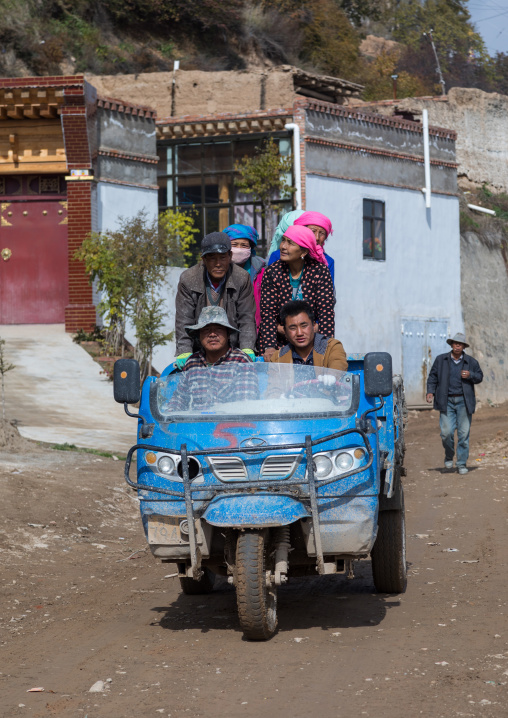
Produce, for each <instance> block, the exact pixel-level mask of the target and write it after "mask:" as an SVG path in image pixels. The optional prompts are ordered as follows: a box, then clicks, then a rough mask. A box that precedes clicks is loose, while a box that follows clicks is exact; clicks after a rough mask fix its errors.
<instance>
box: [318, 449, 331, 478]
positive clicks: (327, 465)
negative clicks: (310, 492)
mask: <svg viewBox="0 0 508 718" xmlns="http://www.w3.org/2000/svg"><path fill="white" fill-rule="evenodd" d="M332 469H333V464H332V461H331V459H329V458H328V456H325V455H324V454H318V456H315V457H314V473H315V475H316V479H324V478H325V477H326V476H328V475H329V474H331V472H332Z"/></svg>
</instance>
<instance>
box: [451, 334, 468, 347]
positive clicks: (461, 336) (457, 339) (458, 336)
mask: <svg viewBox="0 0 508 718" xmlns="http://www.w3.org/2000/svg"><path fill="white" fill-rule="evenodd" d="M453 342H460V343H461V344H463V345H464V346H465V347H468V346H469V344H468V343H467V342H466V335H465V334H462V332H457V334H456V335H455V336H454V337H449V338H448V339H447V340H446V343H447V344H449V345H450V346H451V345H452V344H453Z"/></svg>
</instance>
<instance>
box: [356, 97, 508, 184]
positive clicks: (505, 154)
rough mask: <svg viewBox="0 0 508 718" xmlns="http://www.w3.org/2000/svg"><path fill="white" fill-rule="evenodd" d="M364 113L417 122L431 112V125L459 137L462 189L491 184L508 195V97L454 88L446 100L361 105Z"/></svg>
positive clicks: (457, 147)
mask: <svg viewBox="0 0 508 718" xmlns="http://www.w3.org/2000/svg"><path fill="white" fill-rule="evenodd" d="M351 104H354V105H357V104H358V101H357V100H356V101H355V100H353V101H352V102H351ZM361 109H363V110H366V109H367V110H368V111H372V112H378V113H380V114H384V115H390V116H391V115H394V114H403V115H405V116H408V115H414V117H415V119H419V118H421V114H422V110H423V109H427V110H428V111H429V124H431V125H434V126H438V127H447V128H449V129H452V130H455V132H456V133H457V145H456V149H457V162H458V163H459V167H458V179H459V185H460V186H461V187H463V188H464V189H467V188H468V187H470V186H471V185H473V186H481V185H482V184H483V183H484V182H487V183H488V184H490V185H492V187H494V188H495V189H496V190H498V191H501V190H502V191H508V162H507V160H508V122H507V121H506V118H507V117H508V96H506V95H500V94H498V93H495V92H493V93H488V92H483V91H482V90H475V89H471V88H461V87H454V88H452V89H451V90H450V91H449V92H448V94H447V95H446V96H445V97H417V98H406V99H404V100H388V101H384V102H376V103H368V104H366V103H361Z"/></svg>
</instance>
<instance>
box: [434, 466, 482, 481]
mask: <svg viewBox="0 0 508 718" xmlns="http://www.w3.org/2000/svg"><path fill="white" fill-rule="evenodd" d="M467 468H468V474H470V473H471V472H472V471H476V469H477V468H478V467H477V466H468V467H467ZM427 471H436V472H437V473H438V474H456V475H457V476H460V477H461V478H463V477H464V476H467V474H459V472H458V471H457V469H456V468H455V467H453V469H445V468H444V466H429V468H428V469H427Z"/></svg>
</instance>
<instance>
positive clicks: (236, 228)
mask: <svg viewBox="0 0 508 718" xmlns="http://www.w3.org/2000/svg"><path fill="white" fill-rule="evenodd" d="M222 231H223V232H225V233H226V234H227V235H228V237H229V238H230V240H231V253H232V255H233V257H232V261H233V262H234V263H235V264H238V266H240V267H242V268H243V269H245V271H246V272H249V274H250V278H251V281H252V284H253V290H254V299H255V300H256V325H257V327H258V328H259V324H260V322H261V315H260V310H259V302H260V297H261V280H262V278H263V271H264V269H265V264H266V262H265V260H264V259H261V257H257V256H256V247H257V243H258V239H259V234H258V232H257V230H256V229H255V228H254V227H251V226H249V225H247V224H231V225H229V227H226V229H223V230H222Z"/></svg>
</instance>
